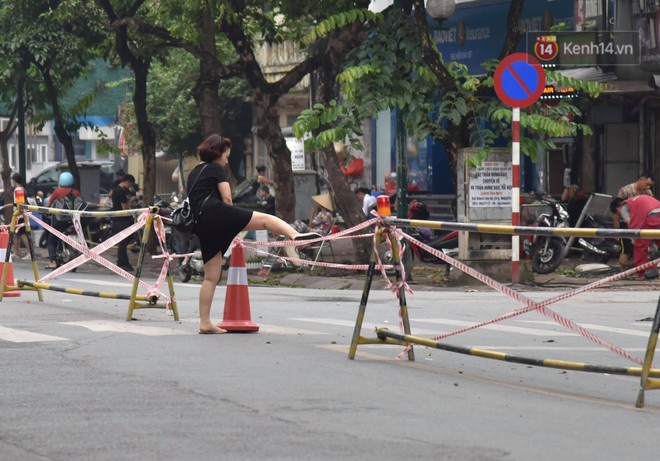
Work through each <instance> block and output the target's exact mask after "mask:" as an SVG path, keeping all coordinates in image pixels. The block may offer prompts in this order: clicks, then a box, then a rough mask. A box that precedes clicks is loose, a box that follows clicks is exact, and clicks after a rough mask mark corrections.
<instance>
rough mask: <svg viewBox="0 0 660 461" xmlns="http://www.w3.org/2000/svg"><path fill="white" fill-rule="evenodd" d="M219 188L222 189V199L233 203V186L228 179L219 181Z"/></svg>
mask: <svg viewBox="0 0 660 461" xmlns="http://www.w3.org/2000/svg"><path fill="white" fill-rule="evenodd" d="M218 190H219V191H220V197H221V198H222V201H223V202H225V203H226V204H227V205H232V204H233V202H232V199H231V187H230V186H229V183H228V182H226V181H223V182H219V183H218Z"/></svg>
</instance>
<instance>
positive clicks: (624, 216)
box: [610, 195, 660, 278]
mask: <svg viewBox="0 0 660 461" xmlns="http://www.w3.org/2000/svg"><path fill="white" fill-rule="evenodd" d="M610 211H612V213H614V214H616V215H619V216H620V218H621V220H622V221H623V222H625V223H626V224H627V225H628V228H629V229H660V200H657V199H655V198H654V197H653V196H651V195H638V196H636V197H632V198H629V199H627V200H623V199H620V198H618V197H617V198H615V199H614V200H612V203H611V204H610ZM656 242H657V241H656ZM652 243H654V240H651V239H635V240H634V241H633V258H634V261H635V267H637V266H641V265H642V264H644V263H647V262H649V254H648V252H649V247H650V246H651V244H652ZM640 275H641V274H640ZM644 276H645V277H646V278H655V277H657V276H658V271H657V269H655V268H654V269H650V270H647V271H646V272H645V273H644Z"/></svg>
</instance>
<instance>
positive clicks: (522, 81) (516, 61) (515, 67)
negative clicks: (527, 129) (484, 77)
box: [494, 53, 545, 108]
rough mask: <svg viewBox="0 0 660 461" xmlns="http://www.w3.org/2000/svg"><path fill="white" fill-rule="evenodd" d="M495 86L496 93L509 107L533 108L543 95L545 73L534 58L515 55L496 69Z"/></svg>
mask: <svg viewBox="0 0 660 461" xmlns="http://www.w3.org/2000/svg"><path fill="white" fill-rule="evenodd" d="M494 84H495V93H497V96H498V97H499V98H500V101H502V102H503V103H504V104H506V105H507V106H511V107H518V108H522V107H527V106H531V105H532V104H534V103H535V102H536V101H537V100H538V99H539V97H540V96H541V94H543V89H544V88H545V71H544V70H543V67H542V66H541V63H540V62H539V61H538V60H537V59H536V58H535V57H534V56H532V55H529V54H527V53H513V54H510V55H509V56H507V57H506V58H504V59H502V62H500V64H499V65H498V66H497V69H495V76H494Z"/></svg>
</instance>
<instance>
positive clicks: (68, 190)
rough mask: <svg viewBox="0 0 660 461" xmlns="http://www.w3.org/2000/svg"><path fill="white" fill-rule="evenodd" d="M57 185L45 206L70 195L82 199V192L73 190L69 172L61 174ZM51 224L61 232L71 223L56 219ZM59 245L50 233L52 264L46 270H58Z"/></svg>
mask: <svg viewBox="0 0 660 461" xmlns="http://www.w3.org/2000/svg"><path fill="white" fill-rule="evenodd" d="M57 184H58V187H57V188H56V189H55V190H54V191H53V193H52V194H50V197H48V199H47V201H46V202H45V204H44V205H45V206H47V207H49V206H52V204H53V203H55V200H57V199H60V198H64V197H66V196H67V195H69V194H71V195H73V197H80V191H79V190H77V189H74V188H73V175H72V174H71V173H69V172H68V171H65V172H63V173H61V174H60V178H59V180H58V182H57ZM51 223H52V224H51V225H52V226H53V227H54V228H55V229H57V230H58V231H60V232H62V231H63V230H65V229H66V228H67V227H68V226H69V224H70V222H69V221H57V220H56V219H52V220H51ZM58 243H59V239H58V237H57V236H56V235H55V234H53V233H50V234H49V235H48V259H49V260H50V264H49V265H47V266H46V267H45V269H57V266H58V263H57V257H56V254H57V244H58Z"/></svg>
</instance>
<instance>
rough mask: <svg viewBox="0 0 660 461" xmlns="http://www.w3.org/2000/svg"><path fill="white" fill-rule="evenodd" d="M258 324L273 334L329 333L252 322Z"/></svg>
mask: <svg viewBox="0 0 660 461" xmlns="http://www.w3.org/2000/svg"><path fill="white" fill-rule="evenodd" d="M181 322H183V323H197V322H199V320H198V319H181ZM254 323H256V324H257V325H259V331H260V332H262V333H271V334H274V335H330V334H332V333H326V332H324V331H316V330H305V329H303V328H292V327H283V326H279V325H266V324H263V323H260V322H254Z"/></svg>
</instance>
